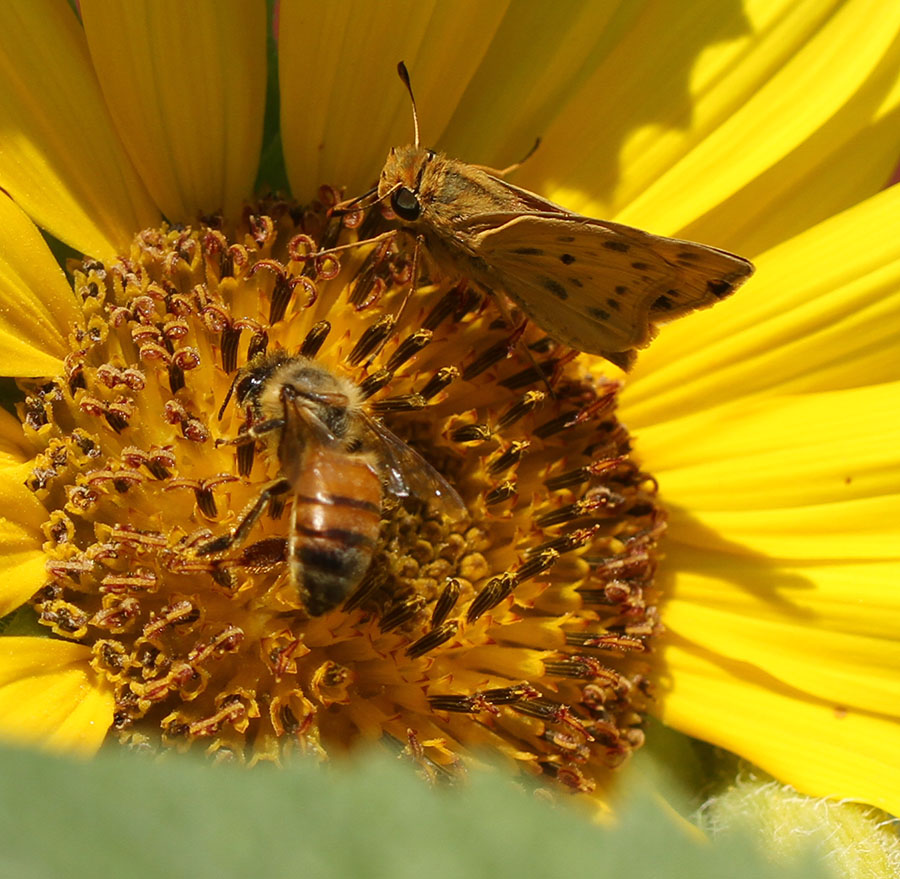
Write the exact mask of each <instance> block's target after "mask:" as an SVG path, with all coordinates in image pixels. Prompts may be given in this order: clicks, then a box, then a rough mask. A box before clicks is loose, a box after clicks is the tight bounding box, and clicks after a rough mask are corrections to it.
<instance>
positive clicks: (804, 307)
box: [622, 187, 900, 430]
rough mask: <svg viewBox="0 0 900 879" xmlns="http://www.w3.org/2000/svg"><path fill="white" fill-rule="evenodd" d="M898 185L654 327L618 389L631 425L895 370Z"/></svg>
mask: <svg viewBox="0 0 900 879" xmlns="http://www.w3.org/2000/svg"><path fill="white" fill-rule="evenodd" d="M898 216H900V187H892V188H891V189H888V190H886V191H885V192H882V193H880V194H879V195H877V196H875V197H873V198H871V199H869V200H867V201H866V202H863V203H862V204H860V205H857V206H856V207H854V208H851V209H850V210H848V211H845V212H844V213H842V214H840V215H838V216H837V217H834V218H832V219H830V220H828V221H826V222H824V223H822V224H820V225H819V226H816V227H815V228H813V229H810V230H809V231H808V232H806V233H804V234H803V235H801V236H799V237H797V238H794V239H791V240H790V241H788V242H785V243H784V244H782V245H781V246H779V247H778V248H776V249H774V250H772V251H770V252H769V253H767V254H765V255H764V256H762V257H760V259H759V260H758V271H757V274H756V275H755V276H754V277H753V278H751V279H750V280H749V281H748V283H747V285H746V286H745V287H742V288H741V289H740V290H738V292H737V293H735V294H734V296H732V297H730V298H729V299H727V300H726V301H724V302H721V303H719V304H718V305H716V306H715V308H711V309H708V310H707V311H703V312H699V313H698V314H695V315H691V316H690V318H688V319H685V320H683V321H680V322H676V323H674V324H671V325H670V326H666V327H663V328H662V330H661V332H660V335H659V338H658V339H656V340H655V341H654V342H653V344H652V345H651V346H650V348H649V349H648V350H647V351H644V352H642V353H641V355H640V356H639V358H638V363H637V366H636V367H635V370H634V373H633V375H632V376H631V377H629V382H628V384H627V386H626V388H625V390H624V393H623V395H622V407H623V413H624V417H625V418H626V420H627V421H628V424H629V426H630V427H631V428H632V429H636V430H641V429H643V427H644V426H645V425H649V424H659V423H660V422H661V421H665V420H667V419H669V418H678V417H681V416H683V415H685V414H687V413H690V412H692V411H695V410H698V409H709V408H711V407H713V406H715V405H716V404H718V403H720V402H722V401H728V400H734V399H736V398H738V397H742V396H746V395H749V394H756V393H760V392H763V391H765V392H767V393H769V394H771V393H773V392H775V391H779V392H782V393H797V392H809V391H814V390H829V389H832V388H849V387H858V386H860V385H865V384H875V383H877V382H885V381H893V380H895V379H896V378H897V377H898V359H897V351H898V345H900V236H898V235H895V234H893V228H894V226H895V225H896V220H897V217H898Z"/></svg>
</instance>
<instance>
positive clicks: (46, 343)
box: [0, 193, 81, 432]
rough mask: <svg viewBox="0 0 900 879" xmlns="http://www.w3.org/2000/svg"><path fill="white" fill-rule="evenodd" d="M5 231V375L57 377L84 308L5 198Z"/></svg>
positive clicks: (0, 345) (1, 279)
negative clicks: (71, 332)
mask: <svg viewBox="0 0 900 879" xmlns="http://www.w3.org/2000/svg"><path fill="white" fill-rule="evenodd" d="M0 228H2V229H3V241H4V247H3V249H2V251H0V297H2V301H3V308H2V309H0V374H2V375H9V376H23V377H24V376H42V375H55V374H57V373H59V372H61V371H62V366H63V363H62V360H63V357H65V355H66V354H67V353H68V351H69V346H68V344H67V342H66V336H67V335H68V334H69V332H70V331H71V328H72V325H73V324H76V323H79V322H81V308H80V307H79V306H78V304H77V303H76V301H75V294H74V293H73V292H72V288H71V287H70V286H69V284H68V282H67V281H66V278H65V275H64V274H63V273H62V271H61V270H60V268H59V266H58V265H57V263H56V260H55V259H54V258H53V255H52V254H51V253H50V250H49V248H48V247H47V245H46V243H45V242H44V239H43V238H42V237H41V234H40V232H38V230H37V229H36V228H35V226H34V224H33V223H32V222H31V220H29V219H28V217H27V215H26V214H25V213H23V212H22V210H21V209H20V208H18V207H17V206H16V204H15V202H13V201H12V200H11V199H9V198H7V197H6V196H5V195H3V194H2V193H0ZM20 432H21V431H20Z"/></svg>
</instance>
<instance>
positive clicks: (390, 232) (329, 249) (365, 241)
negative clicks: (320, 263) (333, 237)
mask: <svg viewBox="0 0 900 879" xmlns="http://www.w3.org/2000/svg"><path fill="white" fill-rule="evenodd" d="M395 234H396V231H395V230H394V229H389V230H388V231H387V232H382V233H381V234H380V235H376V236H375V237H374V238H361V239H360V240H359V241H351V242H350V243H349V244H339V245H338V246H337V247H326V248H325V249H324V250H317V251H316V252H315V253H311V254H309V256H308V257H307V259H309V258H310V257H314V256H326V255H328V254H330V253H338V251H341V250H350V248H351V247H362V246H363V245H364V244H375V242H377V241H384V240H385V238H390V237H391V236H392V235H395Z"/></svg>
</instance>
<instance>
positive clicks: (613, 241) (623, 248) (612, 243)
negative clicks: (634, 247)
mask: <svg viewBox="0 0 900 879" xmlns="http://www.w3.org/2000/svg"><path fill="white" fill-rule="evenodd" d="M603 246H604V247H605V248H606V249H607V250H618V251H619V253H628V251H629V250H630V249H631V245H630V244H629V243H628V242H627V241H619V240H618V239H617V238H610V239H609V240H608V241H604V242H603Z"/></svg>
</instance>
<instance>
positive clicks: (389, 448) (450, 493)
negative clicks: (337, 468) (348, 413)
mask: <svg viewBox="0 0 900 879" xmlns="http://www.w3.org/2000/svg"><path fill="white" fill-rule="evenodd" d="M360 414H361V416H362V418H363V420H364V421H365V423H366V426H367V427H368V429H369V430H370V431H371V432H372V433H373V434H374V436H375V437H376V440H377V441H376V443H375V449H374V451H375V454H376V455H377V456H378V458H379V461H380V463H381V472H382V477H383V478H384V480H385V482H386V483H387V488H388V491H389V492H390V493H391V494H393V495H395V496H396V497H414V498H417V499H419V500H422V501H426V502H431V503H433V504H434V505H435V506H437V508H438V509H439V510H440V511H441V512H442V513H443V514H444V515H445V516H447V517H448V518H449V519H452V520H453V521H458V520H460V519H463V518H465V517H466V516H468V510H467V509H466V505H465V503H464V502H463V499H462V498H461V497H460V496H459V492H457V490H456V489H455V488H454V487H453V486H452V485H450V483H449V482H447V480H446V479H445V478H444V477H443V476H442V475H441V474H440V473H438V471H437V470H435V469H434V467H432V466H431V464H429V463H428V462H427V461H426V460H425V459H424V458H423V457H422V456H421V455H420V454H419V453H418V452H417V451H416V450H415V449H414V448H412V447H411V446H410V445H408V444H407V443H405V442H403V440H402V439H400V437H398V436H397V435H396V434H395V433H393V432H392V431H391V430H389V429H388V428H387V427H385V426H384V425H383V424H382V423H381V422H380V421H378V420H377V419H375V418H371V417H370V416H368V415H366V414H365V413H360Z"/></svg>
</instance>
